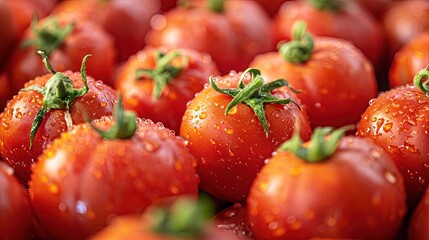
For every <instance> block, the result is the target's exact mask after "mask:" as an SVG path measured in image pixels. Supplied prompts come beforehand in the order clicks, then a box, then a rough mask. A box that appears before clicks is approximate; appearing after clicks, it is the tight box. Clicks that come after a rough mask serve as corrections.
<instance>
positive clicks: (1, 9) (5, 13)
mask: <svg viewBox="0 0 429 240" xmlns="http://www.w3.org/2000/svg"><path fill="white" fill-rule="evenodd" d="M11 21H12V14H11V11H10V9H9V8H8V6H7V3H6V2H5V0H0V22H1V23H2V24H0V36H1V41H0V69H1V68H2V66H3V64H4V63H5V62H6V60H7V59H8V57H9V54H10V50H11V49H12V47H13V45H14V42H15V41H16V39H17V29H16V26H15V25H14V24H10V22H11Z"/></svg>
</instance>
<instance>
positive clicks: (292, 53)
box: [279, 21, 314, 63]
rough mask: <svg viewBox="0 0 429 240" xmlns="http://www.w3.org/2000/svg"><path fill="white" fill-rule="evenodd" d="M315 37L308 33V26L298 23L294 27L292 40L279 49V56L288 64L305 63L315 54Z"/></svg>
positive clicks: (301, 22)
mask: <svg viewBox="0 0 429 240" xmlns="http://www.w3.org/2000/svg"><path fill="white" fill-rule="evenodd" d="M313 49H314V41H313V37H312V36H311V35H310V34H309V33H308V32H307V24H306V23H305V22H303V21H297V22H295V24H294V25H293V27H292V40H291V41H289V42H286V43H284V44H283V45H281V46H280V48H279V54H280V55H281V56H282V57H283V58H284V59H285V60H286V61H288V62H291V63H303V62H306V61H308V60H309V59H310V58H311V55H312V54H313Z"/></svg>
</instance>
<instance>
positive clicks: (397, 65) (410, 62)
mask: <svg viewBox="0 0 429 240" xmlns="http://www.w3.org/2000/svg"><path fill="white" fill-rule="evenodd" d="M428 10H429V8H428ZM428 64H429V29H428V31H427V32H422V33H421V34H419V35H417V36H416V37H415V38H414V39H412V40H410V41H409V42H408V43H406V44H405V45H404V46H403V47H402V48H401V49H399V50H398V51H397V52H396V53H395V56H394V58H393V60H392V65H391V66H390V71H389V84H390V87H392V88H393V87H398V86H401V85H406V84H413V79H414V75H416V73H417V72H418V71H420V70H421V69H423V68H425V67H426V66H427V65H428Z"/></svg>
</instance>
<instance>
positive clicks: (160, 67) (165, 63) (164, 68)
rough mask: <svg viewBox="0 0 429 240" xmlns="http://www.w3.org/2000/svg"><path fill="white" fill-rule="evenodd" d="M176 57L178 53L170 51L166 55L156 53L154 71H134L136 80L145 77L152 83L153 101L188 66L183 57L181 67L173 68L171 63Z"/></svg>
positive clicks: (178, 55)
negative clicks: (153, 85)
mask: <svg viewBox="0 0 429 240" xmlns="http://www.w3.org/2000/svg"><path fill="white" fill-rule="evenodd" d="M176 57H180V53H179V52H178V51H172V52H170V53H168V54H164V53H162V52H158V56H157V63H156V66H155V69H138V70H137V71H136V73H135V74H136V79H141V78H142V77H146V78H150V79H152V80H153V81H154V84H155V87H154V89H153V94H152V98H153V99H158V98H159V97H160V96H161V94H162V91H163V89H164V87H165V86H166V85H167V84H169V83H170V82H171V81H172V80H173V79H174V78H175V77H177V76H179V74H180V73H181V72H182V71H183V69H185V68H186V67H187V66H188V60H187V58H185V57H184V60H183V64H182V66H180V67H177V66H174V65H173V64H172V61H173V59H175V58H176Z"/></svg>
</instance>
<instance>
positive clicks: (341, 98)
mask: <svg viewBox="0 0 429 240" xmlns="http://www.w3.org/2000/svg"><path fill="white" fill-rule="evenodd" d="M314 44H315V45H314V50H313V53H312V56H311V58H310V59H309V60H308V61H306V62H304V63H291V62H288V61H286V60H285V59H284V58H283V57H282V56H281V55H280V54H279V53H278V52H270V53H266V54H261V55H258V56H257V57H256V58H255V59H254V60H253V61H252V63H251V64H250V66H251V67H255V68H258V69H260V70H261V72H262V75H263V76H264V79H266V80H267V81H273V80H275V79H279V78H284V79H286V80H287V81H288V82H289V83H290V84H291V86H292V87H293V88H294V89H297V90H299V91H300V93H299V94H297V97H298V98H299V99H300V100H301V102H302V104H303V107H304V108H305V109H306V110H307V113H308V116H309V118H310V122H311V125H312V127H313V128H314V127H317V126H333V127H336V128H338V127H342V126H344V125H347V124H355V123H357V122H358V121H359V119H360V115H361V114H362V113H363V112H364V111H365V109H366V108H367V106H368V102H369V100H371V99H372V98H374V97H376V96H377V81H376V77H375V73H374V69H373V66H372V64H371V62H370V61H369V60H368V59H367V58H366V57H365V56H364V55H363V54H362V53H361V51H360V50H358V49H357V48H356V47H355V46H353V45H352V44H350V43H349V42H346V41H343V40H340V39H335V38H327V37H316V38H314Z"/></svg>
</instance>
